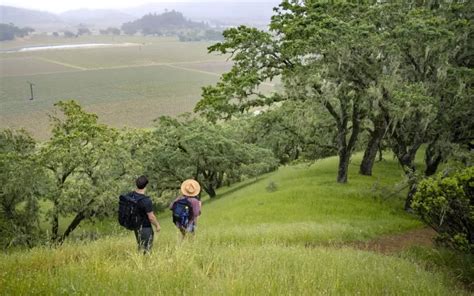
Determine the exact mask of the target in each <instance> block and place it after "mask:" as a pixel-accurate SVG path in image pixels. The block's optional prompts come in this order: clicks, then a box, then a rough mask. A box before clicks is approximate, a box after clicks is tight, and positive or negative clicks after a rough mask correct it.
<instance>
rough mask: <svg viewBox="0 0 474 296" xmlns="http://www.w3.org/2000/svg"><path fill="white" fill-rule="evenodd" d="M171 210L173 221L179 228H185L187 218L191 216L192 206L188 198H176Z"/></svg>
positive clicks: (187, 222) (187, 221)
mask: <svg viewBox="0 0 474 296" xmlns="http://www.w3.org/2000/svg"><path fill="white" fill-rule="evenodd" d="M171 210H172V211H173V223H174V224H176V225H178V226H179V227H181V228H187V227H188V224H189V220H190V219H191V217H192V216H193V207H192V205H191V202H190V201H189V200H188V198H183V199H179V200H177V201H176V202H175V203H174V204H173V207H171Z"/></svg>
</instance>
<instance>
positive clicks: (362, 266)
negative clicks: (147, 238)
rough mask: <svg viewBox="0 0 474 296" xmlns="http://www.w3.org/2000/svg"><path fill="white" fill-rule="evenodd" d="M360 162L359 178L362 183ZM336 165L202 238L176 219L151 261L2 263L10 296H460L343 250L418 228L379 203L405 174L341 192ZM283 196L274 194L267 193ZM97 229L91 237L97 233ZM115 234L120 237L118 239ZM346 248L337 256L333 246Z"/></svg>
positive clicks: (403, 265)
mask: <svg viewBox="0 0 474 296" xmlns="http://www.w3.org/2000/svg"><path fill="white" fill-rule="evenodd" d="M359 161H360V158H356V159H355V160H354V161H353V165H352V170H351V171H352V172H356V171H357V170H356V168H355V165H356V164H357V163H358V162H359ZM335 170H336V159H335V158H330V159H326V160H323V161H320V162H317V163H316V164H314V165H312V166H305V165H300V166H289V167H283V168H281V169H280V170H279V171H278V172H275V173H272V174H269V175H267V176H264V177H262V178H260V179H258V180H248V181H247V182H244V183H242V184H237V185H236V186H234V187H232V188H226V189H225V190H223V191H221V192H220V198H218V199H216V200H212V201H209V200H206V201H205V202H204V206H203V215H202V219H201V220H200V221H199V227H198V233H197V235H196V236H195V237H194V238H189V239H187V240H185V241H181V239H180V237H179V235H178V233H177V230H176V229H175V228H174V227H173V225H172V224H171V222H170V216H169V213H165V214H163V215H161V216H159V220H160V221H161V223H162V229H163V230H162V232H161V233H160V234H159V235H158V236H157V237H156V238H155V246H154V252H153V253H152V254H151V255H149V256H143V255H141V254H138V253H137V252H136V245H135V242H134V239H133V235H132V233H131V232H127V231H125V230H120V231H119V233H116V234H111V235H110V236H109V237H106V238H102V239H100V240H98V241H95V242H89V243H72V242H69V243H67V244H66V245H64V246H62V247H60V248H56V249H49V248H36V249H33V250H30V251H24V252H20V251H18V252H14V253H12V254H3V255H0V287H1V288H0V289H1V290H0V291H2V293H3V294H12V295H20V294H66V295H70V294H94V295H110V294H125V295H132V294H140V295H357V294H358V295H382V294H383V295H463V294H466V292H463V291H462V290H461V289H460V288H459V287H458V286H457V284H456V283H455V281H454V280H453V279H452V277H450V276H449V274H448V273H445V272H442V271H436V270H432V269H430V270H426V269H425V268H424V267H423V266H424V265H421V264H418V263H416V261H413V260H410V259H409V258H405V257H403V256H386V255H381V254H377V253H371V252H367V251H360V250H356V249H351V248H350V247H341V244H340V243H341V242H348V241H353V240H367V239H370V238H373V237H376V236H378V235H380V234H383V233H385V234H386V233H395V232H401V231H403V230H407V229H410V228H416V227H419V226H420V225H421V224H420V223H419V222H418V221H417V220H415V219H414V218H412V217H411V216H408V215H406V214H404V213H403V212H402V211H400V210H399V208H401V202H400V200H397V199H396V198H394V200H393V201H391V200H389V201H386V202H383V203H382V202H380V201H378V199H377V198H379V197H380V196H379V195H380V192H377V191H374V190H372V188H373V187H374V183H377V184H379V186H384V185H388V184H394V183H395V182H398V181H399V180H400V176H401V173H400V171H399V169H398V168H397V165H396V164H395V162H393V161H385V162H382V163H379V164H377V167H376V168H375V176H378V177H362V176H358V175H357V174H354V173H353V174H351V175H350V179H349V180H350V183H349V184H346V185H339V184H336V183H335V182H334V179H335V175H336V174H335ZM271 182H272V183H273V184H274V185H276V186H272V187H273V188H274V189H275V187H276V191H271V192H270V191H269V190H267V187H268V185H269V184H270V183H271ZM88 227H90V226H88ZM113 228H115V227H113ZM335 243H337V244H335Z"/></svg>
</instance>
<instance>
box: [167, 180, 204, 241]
mask: <svg viewBox="0 0 474 296" xmlns="http://www.w3.org/2000/svg"><path fill="white" fill-rule="evenodd" d="M199 192H201V186H200V185H199V183H198V182H197V181H196V180H192V179H188V180H186V181H184V182H183V183H182V184H181V194H182V195H181V196H179V197H177V198H176V199H175V200H174V201H173V203H171V205H170V210H171V211H173V223H174V224H175V225H176V227H178V229H179V230H180V231H181V234H182V235H183V238H184V237H185V236H186V233H188V232H190V233H193V234H194V231H195V230H196V225H197V218H198V216H199V215H201V201H200V199H199Z"/></svg>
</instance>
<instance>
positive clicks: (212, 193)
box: [203, 184, 217, 198]
mask: <svg viewBox="0 0 474 296" xmlns="http://www.w3.org/2000/svg"><path fill="white" fill-rule="evenodd" d="M203 188H204V191H206V192H207V194H209V197H210V198H214V197H216V195H217V193H216V190H215V189H214V186H212V184H209V185H208V186H203Z"/></svg>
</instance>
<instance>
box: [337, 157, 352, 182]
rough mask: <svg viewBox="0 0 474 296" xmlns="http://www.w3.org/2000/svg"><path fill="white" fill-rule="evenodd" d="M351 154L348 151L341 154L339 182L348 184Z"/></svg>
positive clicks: (338, 173) (338, 172)
mask: <svg viewBox="0 0 474 296" xmlns="http://www.w3.org/2000/svg"><path fill="white" fill-rule="evenodd" d="M350 157H351V154H350V153H348V152H347V151H345V149H344V151H341V152H339V166H338V170H337V182H338V183H347V174H348V172H349V161H350Z"/></svg>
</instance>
